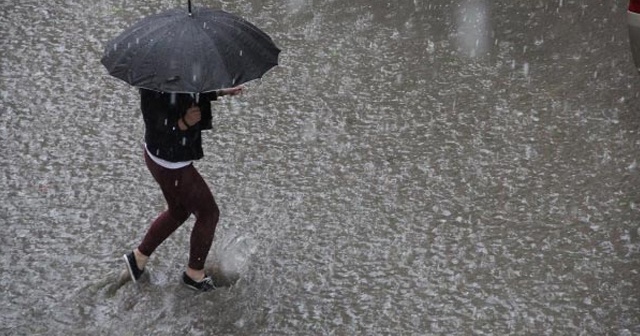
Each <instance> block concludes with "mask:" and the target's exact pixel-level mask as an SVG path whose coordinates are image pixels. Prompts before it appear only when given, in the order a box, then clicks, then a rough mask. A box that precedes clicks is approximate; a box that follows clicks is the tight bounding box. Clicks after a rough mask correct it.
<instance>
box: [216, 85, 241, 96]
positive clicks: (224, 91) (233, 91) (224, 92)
mask: <svg viewBox="0 0 640 336" xmlns="http://www.w3.org/2000/svg"><path fill="white" fill-rule="evenodd" d="M242 91H244V86H242V85H240V86H236V87H233V88H229V89H222V90H220V91H219V93H218V96H237V95H239V94H241V93H242Z"/></svg>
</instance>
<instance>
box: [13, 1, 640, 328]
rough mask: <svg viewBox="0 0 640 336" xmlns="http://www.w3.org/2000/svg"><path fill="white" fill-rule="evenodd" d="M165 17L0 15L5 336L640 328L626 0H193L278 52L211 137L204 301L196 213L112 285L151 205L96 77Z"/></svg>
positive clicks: (632, 73)
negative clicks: (127, 36) (124, 39)
mask: <svg viewBox="0 0 640 336" xmlns="http://www.w3.org/2000/svg"><path fill="white" fill-rule="evenodd" d="M181 3H182V2H180V1H144V2H139V1H115V0H87V1H83V2H82V3H79V2H76V1H68V0H52V1H47V2H41V1H33V0H25V1H19V2H6V1H5V2H2V3H0V12H2V13H3V14H2V16H0V71H1V72H0V76H1V77H0V162H1V163H0V167H1V168H2V169H1V173H0V199H2V202H0V252H1V253H0V255H1V256H0V292H1V293H2V299H1V300H0V333H1V334H6V335H89V334H91V335H391V334H393V335H396V334H397V335H506V334H512V335H634V334H638V333H640V301H639V300H640V294H639V291H638V288H640V286H639V285H640V274H639V272H640V231H639V230H640V224H639V219H640V209H639V206H640V193H638V191H637V190H638V189H637V186H638V185H639V183H640V178H639V174H640V171H639V167H638V161H639V159H638V153H640V134H639V133H638V130H639V129H640V114H639V113H640V99H639V97H638V89H639V88H640V80H639V77H640V75H638V74H637V72H636V70H635V69H634V67H633V65H632V61H631V58H630V52H629V49H628V41H627V32H626V23H625V18H626V8H625V6H626V1H621V0H617V1H614V2H604V1H599V0H587V1H571V0H562V1H510V0H501V1H482V0H476V1H467V0H464V1H455V2H454V1H426V0H411V1H405V0H400V1H395V2H388V1H378V0H374V1H370V0H353V1H336V0H324V1H320V0H316V1H312V0H289V1H275V0H261V1H258V0H239V1H222V2H219V1H202V2H199V1H195V2H194V3H195V4H196V5H199V4H200V3H206V4H207V5H208V6H211V7H221V8H223V9H225V10H228V11H231V12H234V13H238V14H241V15H243V16H244V17H245V18H247V19H249V20H250V21H252V22H254V23H255V24H256V25H257V26H259V27H261V28H263V29H264V30H265V31H267V32H268V33H269V34H271V35H272V36H273V38H274V40H275V41H276V43H277V44H278V46H279V47H280V48H281V49H282V50H283V52H282V54H281V66H280V67H278V68H277V69H275V70H273V71H272V72H270V73H268V74H267V75H266V76H265V78H264V79H263V80H262V81H261V82H255V83H250V84H249V85H248V88H247V93H246V94H245V95H243V96H241V97H238V98H231V99H223V100H221V101H219V102H217V103H216V106H215V112H214V131H213V132H209V133H207V134H205V135H204V141H205V158H204V159H203V160H201V161H200V162H199V163H198V164H197V167H198V168H199V170H200V171H201V173H202V175H203V176H204V177H205V179H206V180H207V181H208V182H209V183H210V185H211V186H212V190H213V193H214V195H215V196H216V199H217V201H218V203H219V205H220V208H221V212H222V216H221V222H220V224H219V226H218V230H217V232H216V238H215V241H214V246H213V248H212V251H211V253H210V256H209V265H208V266H207V267H208V268H209V269H214V270H215V273H216V275H217V277H218V278H219V280H220V281H223V282H227V283H226V284H225V286H223V287H221V288H219V289H218V290H216V291H215V292H212V293H203V294H194V293H193V292H191V291H189V290H187V289H185V288H184V287H182V286H181V285H180V284H179V277H180V274H181V272H182V269H183V267H184V265H185V263H186V260H187V248H188V241H189V232H190V229H191V227H192V225H193V220H192V219H191V220H190V221H188V222H187V223H186V224H185V226H184V227H183V228H181V229H179V230H178V231H177V232H176V233H175V234H174V235H173V236H172V237H171V238H170V239H169V240H167V241H166V242H165V243H164V244H163V245H162V246H161V247H160V248H159V249H158V250H157V252H156V253H155V254H154V256H153V258H152V259H151V261H150V264H149V266H148V268H149V271H150V272H148V273H149V275H148V276H146V277H145V278H143V280H142V281H141V283H139V284H137V285H134V284H132V283H131V282H125V281H123V279H122V278H121V272H122V271H123V269H124V267H123V265H122V262H121V256H122V254H123V253H125V252H127V251H128V250H130V249H131V248H133V247H135V246H136V244H137V243H138V242H139V239H141V237H142V235H143V234H144V232H145V230H146V228H147V225H148V224H149V222H150V221H151V220H152V219H153V218H154V217H155V215H156V214H157V213H158V212H160V211H161V210H162V209H163V207H164V201H163V198H162V195H161V193H160V191H159V189H158V187H157V186H156V185H155V182H154V181H153V180H152V178H151V176H150V174H149V173H148V171H147V170H146V168H145V166H144V164H143V159H142V149H141V143H142V142H141V139H142V136H143V128H142V127H143V124H142V118H141V116H140V111H139V108H138V104H139V101H138V97H137V93H136V91H135V89H133V88H130V87H128V86H127V85H126V84H124V83H123V82H120V81H118V80H116V79H113V78H111V77H109V76H108V75H107V74H106V70H105V69H104V68H103V67H102V65H101V64H100V62H99V60H100V57H101V54H102V50H103V44H104V43H105V42H106V41H108V40H109V39H110V38H112V37H113V36H115V35H116V34H118V33H119V32H120V31H121V30H122V29H124V28H125V27H126V26H128V25H129V24H131V23H132V22H134V21H136V20H137V19H138V18H140V17H143V16H146V15H149V14H152V13H156V12H158V11H160V10H164V9H168V8H171V7H174V6H177V5H179V4H181ZM185 6H186V5H185Z"/></svg>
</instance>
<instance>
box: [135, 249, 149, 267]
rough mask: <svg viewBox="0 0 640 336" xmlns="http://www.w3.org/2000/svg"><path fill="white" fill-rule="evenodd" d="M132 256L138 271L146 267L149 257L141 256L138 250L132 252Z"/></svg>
mask: <svg viewBox="0 0 640 336" xmlns="http://www.w3.org/2000/svg"><path fill="white" fill-rule="evenodd" d="M133 256H134V257H135V259H136V266H138V268H139V269H144V267H145V266H146V265H147V261H148V260H149V257H148V256H146V255H144V254H142V252H140V250H138V249H135V250H133Z"/></svg>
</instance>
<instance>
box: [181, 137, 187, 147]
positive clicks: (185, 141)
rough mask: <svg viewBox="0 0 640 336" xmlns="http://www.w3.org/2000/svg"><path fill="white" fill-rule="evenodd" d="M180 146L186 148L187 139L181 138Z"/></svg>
mask: <svg viewBox="0 0 640 336" xmlns="http://www.w3.org/2000/svg"><path fill="white" fill-rule="evenodd" d="M182 145H183V146H186V145H187V138H185V137H182Z"/></svg>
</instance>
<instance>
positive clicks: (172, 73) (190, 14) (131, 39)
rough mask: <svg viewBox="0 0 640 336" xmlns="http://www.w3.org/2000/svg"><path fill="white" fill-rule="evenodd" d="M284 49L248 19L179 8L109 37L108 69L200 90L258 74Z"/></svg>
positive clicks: (159, 85)
mask: <svg viewBox="0 0 640 336" xmlns="http://www.w3.org/2000/svg"><path fill="white" fill-rule="evenodd" d="M279 53H280V49H278V47H276V46H275V44H274V43H273V41H272V40H271V38H270V37H269V36H268V35H267V34H266V33H264V32H263V31H261V30H260V29H258V28H257V27H256V26H254V25H253V24H251V23H249V22H248V21H246V20H244V19H242V18H240V17H238V16H236V15H233V14H230V13H227V12H225V11H222V10H214V9H210V8H204V7H194V8H193V10H192V9H191V1H189V7H188V10H187V9H180V8H176V9H173V10H168V11H165V12H162V13H160V14H156V15H152V16H149V17H146V18H144V19H142V20H140V21H139V22H138V23H136V24H134V25H133V26H131V27H130V28H128V29H126V30H125V31H124V32H122V33H121V34H120V35H119V36H117V37H116V38H115V39H113V40H112V41H110V42H109V43H108V44H107V45H106V47H105V52H104V55H103V57H102V59H101V62H102V64H103V65H104V66H105V67H106V68H107V70H108V71H109V74H111V75H112V76H114V77H116V78H119V79H122V80H124V81H125V82H127V83H129V84H131V85H133V86H137V87H141V88H145V89H151V90H156V91H162V92H182V93H202V92H209V91H213V90H217V89H221V88H228V87H233V86H237V85H240V84H242V83H244V82H247V81H250V80H252V79H256V78H260V77H262V75H263V74H264V73H265V72H267V71H268V70H269V69H271V68H272V67H274V66H276V65H277V64H278V54H279Z"/></svg>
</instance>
